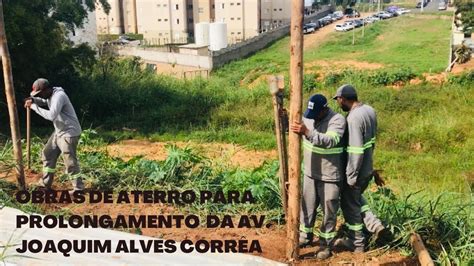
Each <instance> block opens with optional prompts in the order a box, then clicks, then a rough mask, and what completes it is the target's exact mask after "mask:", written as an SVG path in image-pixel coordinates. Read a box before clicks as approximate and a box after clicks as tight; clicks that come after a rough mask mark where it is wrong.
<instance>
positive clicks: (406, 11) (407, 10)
mask: <svg viewBox="0 0 474 266" xmlns="http://www.w3.org/2000/svg"><path fill="white" fill-rule="evenodd" d="M410 12H411V10H410V9H406V8H403V7H402V8H399V9H398V10H397V14H398V15H403V14H406V13H410Z"/></svg>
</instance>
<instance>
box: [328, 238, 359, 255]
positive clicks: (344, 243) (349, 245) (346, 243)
mask: <svg viewBox="0 0 474 266" xmlns="http://www.w3.org/2000/svg"><path fill="white" fill-rule="evenodd" d="M334 246H335V247H338V248H342V249H344V250H346V251H352V252H354V253H363V252H365V248H364V247H356V246H354V243H353V242H352V241H351V240H350V239H347V238H338V239H336V241H334Z"/></svg>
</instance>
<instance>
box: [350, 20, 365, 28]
mask: <svg viewBox="0 0 474 266" xmlns="http://www.w3.org/2000/svg"><path fill="white" fill-rule="evenodd" d="M352 23H353V24H354V27H356V28H359V27H362V26H364V21H363V20H362V19H354V20H353V21H352Z"/></svg>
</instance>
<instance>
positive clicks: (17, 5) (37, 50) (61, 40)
mask: <svg viewBox="0 0 474 266" xmlns="http://www.w3.org/2000/svg"><path fill="white" fill-rule="evenodd" d="M83 3H84V5H83ZM98 3H100V4H102V6H103V8H104V10H105V11H106V12H108V11H109V10H110V5H109V4H108V3H107V0H98ZM4 8H5V11H4V14H5V29H6V33H7V38H8V40H9V46H10V53H11V56H12V67H13V75H14V77H15V85H17V87H18V88H21V89H20V92H25V88H29V87H30V86H31V82H32V80H34V79H35V78H37V77H39V76H45V77H51V75H53V77H51V79H55V78H60V77H61V74H62V73H57V72H55V71H54V70H58V69H71V64H73V63H75V62H77V59H76V58H75V56H76V54H75V53H74V50H77V49H74V48H73V47H72V45H71V43H69V42H68V41H67V39H66V34H67V32H68V31H71V30H72V29H73V28H75V27H81V26H82V25H83V22H84V19H85V18H86V17H87V11H92V10H94V8H95V1H94V0H84V2H82V1H77V0H6V1H4ZM79 50H80V52H79V54H81V55H83V54H84V53H83V51H84V47H83V48H80V49H79ZM68 75H71V73H68Z"/></svg>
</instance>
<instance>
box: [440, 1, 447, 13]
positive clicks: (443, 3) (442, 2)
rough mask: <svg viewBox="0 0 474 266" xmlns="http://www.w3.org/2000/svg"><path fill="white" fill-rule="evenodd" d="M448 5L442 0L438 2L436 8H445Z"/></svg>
mask: <svg viewBox="0 0 474 266" xmlns="http://www.w3.org/2000/svg"><path fill="white" fill-rule="evenodd" d="M447 8H448V7H447V5H446V3H445V2H444V1H441V2H439V5H438V10H440V11H441V10H446V9H447Z"/></svg>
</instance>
